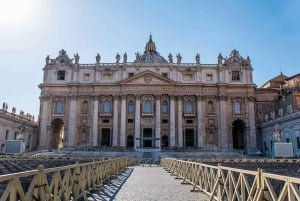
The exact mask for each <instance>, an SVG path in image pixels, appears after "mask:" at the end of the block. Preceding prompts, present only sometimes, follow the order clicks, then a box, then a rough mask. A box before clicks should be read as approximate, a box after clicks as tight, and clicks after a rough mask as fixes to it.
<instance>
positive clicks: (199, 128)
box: [197, 96, 203, 147]
mask: <svg viewBox="0 0 300 201" xmlns="http://www.w3.org/2000/svg"><path fill="white" fill-rule="evenodd" d="M201 121H202V97H200V96H198V97H197V135H198V147H201V146H202V145H203V133H202V132H201V131H202V122H201Z"/></svg>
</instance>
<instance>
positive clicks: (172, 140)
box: [170, 96, 175, 148]
mask: <svg viewBox="0 0 300 201" xmlns="http://www.w3.org/2000/svg"><path fill="white" fill-rule="evenodd" d="M174 147H175V103H174V96H171V97H170V148H174Z"/></svg>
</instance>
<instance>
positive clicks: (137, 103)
mask: <svg viewBox="0 0 300 201" xmlns="http://www.w3.org/2000/svg"><path fill="white" fill-rule="evenodd" d="M140 118H141V99H140V96H139V95H137V96H136V100H135V118H134V119H135V130H134V133H135V134H134V135H135V148H140V146H141V145H140V140H139V139H137V138H140V128H141V124H140V121H141V119H140Z"/></svg>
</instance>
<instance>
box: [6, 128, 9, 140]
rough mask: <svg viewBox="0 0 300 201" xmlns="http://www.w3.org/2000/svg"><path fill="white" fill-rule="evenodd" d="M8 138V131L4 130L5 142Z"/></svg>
mask: <svg viewBox="0 0 300 201" xmlns="http://www.w3.org/2000/svg"><path fill="white" fill-rule="evenodd" d="M8 137H9V130H6V131H5V140H8Z"/></svg>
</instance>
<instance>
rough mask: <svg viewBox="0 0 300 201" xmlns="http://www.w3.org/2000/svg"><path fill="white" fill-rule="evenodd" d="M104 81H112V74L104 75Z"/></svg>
mask: <svg viewBox="0 0 300 201" xmlns="http://www.w3.org/2000/svg"><path fill="white" fill-rule="evenodd" d="M102 80H112V74H110V73H105V74H103V75H102Z"/></svg>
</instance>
